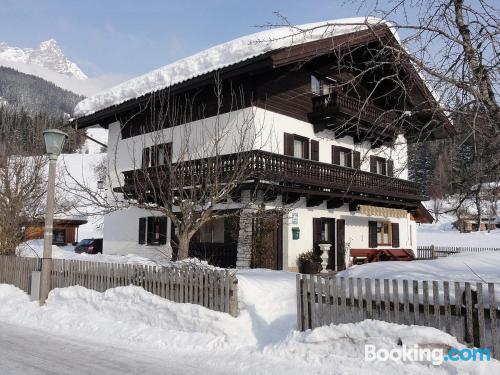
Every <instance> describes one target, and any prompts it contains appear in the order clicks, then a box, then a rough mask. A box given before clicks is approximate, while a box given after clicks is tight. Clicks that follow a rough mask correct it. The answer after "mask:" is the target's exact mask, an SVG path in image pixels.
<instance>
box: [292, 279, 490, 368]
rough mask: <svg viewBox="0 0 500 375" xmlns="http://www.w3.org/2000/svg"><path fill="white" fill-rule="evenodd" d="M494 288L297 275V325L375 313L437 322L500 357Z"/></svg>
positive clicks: (404, 321)
mask: <svg viewBox="0 0 500 375" xmlns="http://www.w3.org/2000/svg"><path fill="white" fill-rule="evenodd" d="M495 292H497V293H500V286H499V285H498V284H497V285H495V284H493V283H488V284H482V283H469V282H453V281H434V280H433V281H417V280H388V279H383V280H381V279H360V278H343V277H335V276H322V275H309V276H307V275H297V325H298V328H299V329H300V330H302V331H304V330H307V329H311V328H316V327H319V326H322V325H326V324H331V323H333V324H340V323H355V322H359V321H362V320H364V319H376V320H383V321H386V322H390V323H398V324H407V325H411V324H415V325H421V326H427V327H435V328H438V329H440V330H443V331H445V332H447V333H449V334H451V335H453V336H455V337H456V338H457V340H458V341H459V342H462V343H464V344H467V345H474V346H477V347H481V348H485V347H489V348H490V349H491V350H492V355H493V357H495V358H497V359H500V354H499V346H498V343H499V333H500V331H499V329H498V325H497V321H498V320H497V311H498V307H497V302H496V301H497V300H498V299H499V296H496V295H495Z"/></svg>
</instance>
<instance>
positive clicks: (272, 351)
mask: <svg viewBox="0 0 500 375" xmlns="http://www.w3.org/2000/svg"><path fill="white" fill-rule="evenodd" d="M242 277H243V278H242V279H246V282H243V283H242V285H241V289H242V292H243V295H245V296H246V297H245V298H246V306H256V309H257V310H259V309H260V308H261V307H262V306H265V305H267V302H262V303H263V305H262V306H260V307H258V306H259V303H261V302H259V301H257V300H255V301H253V302H252V300H253V298H254V297H256V296H254V295H253V292H255V291H256V290H257V289H258V287H257V285H260V283H261V282H263V281H264V279H265V278H266V277H271V276H270V275H266V273H264V272H259V271H257V277H256V281H255V282H251V281H250V280H249V279H250V278H251V275H248V274H247V275H246V276H244V275H242ZM280 277H284V278H283V279H282V281H283V283H285V281H284V280H285V279H286V276H283V275H281V276H280ZM282 286H285V285H284V284H282ZM252 289H253V291H252ZM269 292H270V294H272V295H273V296H276V295H277V294H279V289H278V288H276V290H275V289H274V288H269ZM259 297H261V296H259ZM259 300H260V298H259ZM268 311H270V314H271V315H273V314H275V313H276V311H278V310H275V312H272V310H268ZM290 314H291V311H290V310H288V308H286V309H282V310H281V315H284V316H286V315H290ZM264 315H265V314H264ZM271 315H269V316H261V317H263V318H264V319H271ZM247 317H248V316H247ZM247 317H238V318H233V317H231V316H229V315H227V314H224V313H219V312H215V311H211V310H208V309H206V308H203V307H201V306H197V305H190V304H178V303H174V302H170V301H167V300H164V299H162V298H160V297H157V296H154V295H152V294H151V293H148V292H146V291H144V290H143V289H141V288H138V287H133V286H129V287H120V288H115V289H110V290H108V291H106V292H105V293H98V292H95V291H91V290H88V289H85V288H82V287H78V286H77V287H70V288H64V289H55V290H53V291H52V292H51V293H50V295H49V298H48V300H47V303H46V305H45V306H43V307H40V306H39V305H38V303H36V302H30V301H29V298H28V296H27V295H26V294H25V293H24V292H22V291H21V290H19V289H17V288H15V287H13V286H11V285H5V284H0V320H1V321H4V322H7V323H10V324H15V325H18V326H24V327H29V328H33V329H42V330H46V331H47V332H50V333H51V334H63V335H67V336H71V337H73V338H74V339H75V340H78V338H79V337H80V338H82V339H87V340H94V341H95V342H96V345H99V344H98V342H105V343H107V344H112V345H116V346H117V350H119V348H120V347H128V348H138V349H148V348H149V349H155V350H165V354H166V355H176V356H185V357H186V358H187V359H189V360H190V361H201V363H204V364H206V365H208V366H211V367H213V368H219V369H224V370H225V371H229V370H230V371H231V373H238V374H245V373H251V374H276V373H287V374H291V375H293V374H304V373H311V374H332V373H343V374H345V373H353V374H355V373H356V374H359V373H363V374H364V373H366V374H386V375H387V374H393V373H394V374H397V373H405V374H411V373H414V374H419V373H422V372H425V373H429V374H443V373H457V371H458V372H461V371H462V372H463V371H465V372H469V371H470V372H475V373H478V371H479V372H486V371H488V372H489V373H498V372H499V371H500V367H499V364H498V362H496V361H492V362H482V363H477V362H469V363H467V362H445V363H443V364H442V365H441V366H432V365H430V364H429V363H426V362H402V361H394V362H393V361H388V362H379V361H376V362H367V361H365V360H364V346H365V344H375V345H376V346H377V348H387V349H393V348H401V346H400V345H401V344H405V345H413V344H422V345H426V346H427V347H431V348H433V347H437V348H445V349H446V348H448V347H450V346H454V347H462V346H461V345H460V344H458V343H457V342H456V340H455V339H454V338H453V337H451V336H449V335H447V334H446V333H444V332H441V331H438V330H435V329H434V328H428V327H416V326H410V327H409V326H398V325H395V324H390V323H385V322H380V321H370V320H367V321H364V322H361V323H357V324H342V325H338V326H333V325H332V326H325V327H320V328H317V329H315V330H312V331H307V332H302V333H300V332H292V331H289V332H288V335H287V337H285V338H283V339H280V340H278V341H272V340H270V343H269V344H268V345H266V346H264V347H262V348H261V347H259V345H256V344H255V342H258V340H253V341H250V340H249V336H248V335H249V334H251V333H252V332H253V333H254V334H256V332H255V331H254V330H253V329H252V328H253V327H256V326H258V325H259V322H258V321H256V320H258V319H259V318H255V319H252V320H250V321H248V320H247ZM274 317H277V315H274ZM274 329H275V327H272V326H271V327H269V328H268V335H272V331H273V330H274ZM262 332H263V331H261V333H262ZM495 369H496V370H495Z"/></svg>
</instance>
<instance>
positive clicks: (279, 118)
mask: <svg viewBox="0 0 500 375" xmlns="http://www.w3.org/2000/svg"><path fill="white" fill-rule="evenodd" d="M254 123H255V126H256V129H257V134H258V135H260V138H259V139H260V142H259V144H260V145H262V149H263V150H266V151H270V152H276V153H279V154H283V153H284V144H283V143H284V133H291V134H297V135H301V136H303V137H307V138H309V139H314V140H317V141H318V142H319V161H320V162H323V163H331V162H332V146H342V147H346V148H350V149H353V150H355V151H359V152H360V153H361V169H362V170H364V171H368V172H369V171H370V156H371V155H374V156H380V157H384V158H386V159H392V160H394V176H395V177H397V178H402V179H408V167H407V160H408V158H407V145H406V139H405V137H404V136H403V135H399V136H398V138H397V140H396V142H395V147H392V148H391V147H386V146H382V147H379V148H375V149H371V146H370V143H369V142H363V143H361V144H355V143H354V140H353V138H352V137H350V136H346V137H342V138H335V134H334V132H333V131H330V130H325V131H322V132H318V133H315V132H314V126H313V125H312V124H311V123H309V122H304V121H300V120H297V119H294V118H292V117H288V116H285V115H281V114H279V113H275V112H271V111H267V110H264V109H262V108H256V109H255V110H254Z"/></svg>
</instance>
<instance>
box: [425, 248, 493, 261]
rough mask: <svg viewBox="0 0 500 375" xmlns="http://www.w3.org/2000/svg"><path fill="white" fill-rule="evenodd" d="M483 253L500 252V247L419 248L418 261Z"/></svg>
mask: <svg viewBox="0 0 500 375" xmlns="http://www.w3.org/2000/svg"><path fill="white" fill-rule="evenodd" d="M482 251H500V248H499V247H464V246H434V245H431V246H418V247H417V259H423V260H425V259H438V258H444V257H447V256H450V255H454V254H458V253H480V252H482Z"/></svg>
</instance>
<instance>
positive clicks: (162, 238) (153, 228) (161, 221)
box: [139, 216, 167, 246]
mask: <svg viewBox="0 0 500 375" xmlns="http://www.w3.org/2000/svg"><path fill="white" fill-rule="evenodd" d="M166 243H167V217H166V216H149V217H141V218H139V244H147V245H152V246H155V245H165V244H166Z"/></svg>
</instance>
